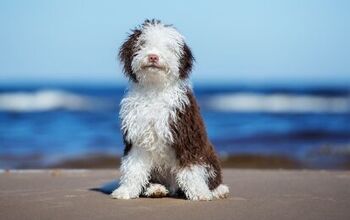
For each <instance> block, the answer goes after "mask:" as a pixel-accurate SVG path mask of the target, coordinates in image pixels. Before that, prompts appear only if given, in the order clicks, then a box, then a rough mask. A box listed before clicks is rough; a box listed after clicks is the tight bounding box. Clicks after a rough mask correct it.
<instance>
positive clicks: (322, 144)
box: [0, 86, 350, 168]
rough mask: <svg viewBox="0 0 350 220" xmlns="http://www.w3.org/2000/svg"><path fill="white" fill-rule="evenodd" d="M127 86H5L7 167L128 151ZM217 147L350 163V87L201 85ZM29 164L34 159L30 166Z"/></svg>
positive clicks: (2, 155) (1, 111)
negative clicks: (122, 118)
mask: <svg viewBox="0 0 350 220" xmlns="http://www.w3.org/2000/svg"><path fill="white" fill-rule="evenodd" d="M123 94H124V88H122V87H107V88H105V87H102V86H90V87H76V86H75V87H73V86H51V87H42V86H26V87H23V86H22V87H14V86H13V87H6V88H5V87H3V88H0V167H1V168H16V167H21V166H23V164H33V166H35V165H37V164H41V165H42V164H44V165H49V164H52V163H55V162H57V161H59V160H63V159H66V158H74V157H77V156H82V155H87V154H115V155H117V154H119V155H121V154H122V151H123V144H122V137H121V133H120V130H119V119H118V111H119V102H120V100H121V98H122V96H123ZM195 94H196V97H197V99H198V102H199V105H200V107H201V112H202V115H203V117H204V121H205V123H206V126H207V130H208V134H209V137H210V139H211V141H212V142H213V144H214V145H215V148H216V150H217V152H218V153H219V154H220V155H222V156H225V155H229V154H254V155H283V156H288V157H290V158H293V159H297V160H299V161H302V162H303V163H304V164H307V165H308V166H309V167H316V168H334V167H335V168H337V167H341V166H343V163H348V162H349V161H350V98H349V97H350V90H349V89H347V88H327V89H324V88H302V89H300V88H287V89H286V88H283V89H280V88H265V87H264V88H247V87H234V88H232V87H213V86H212V87H195ZM29 166H30V165H29Z"/></svg>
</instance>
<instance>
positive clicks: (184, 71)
mask: <svg viewBox="0 0 350 220" xmlns="http://www.w3.org/2000/svg"><path fill="white" fill-rule="evenodd" d="M194 61H195V59H194V57H193V55H192V51H191V49H190V48H189V47H188V46H187V44H186V43H185V44H184V46H183V51H182V54H181V58H180V68H179V73H180V78H181V79H185V78H188V76H189V74H190V72H191V71H192V66H193V62H194Z"/></svg>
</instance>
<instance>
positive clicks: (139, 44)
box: [119, 20, 194, 84]
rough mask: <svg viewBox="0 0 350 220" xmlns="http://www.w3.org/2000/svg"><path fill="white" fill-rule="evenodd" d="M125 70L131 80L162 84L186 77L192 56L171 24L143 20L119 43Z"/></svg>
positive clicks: (190, 66) (190, 67)
mask: <svg viewBox="0 0 350 220" xmlns="http://www.w3.org/2000/svg"><path fill="white" fill-rule="evenodd" d="M119 58H120V61H121V62H122V64H123V67H124V72H125V74H126V75H127V76H128V77H129V78H130V79H131V80H132V81H134V82H135V83H143V84H156V83H158V84H164V83H169V82H173V81H176V80H179V79H186V78H188V75H189V73H190V72H191V69H192V65H193V61H194V58H193V56H192V52H191V50H190V48H189V47H188V46H187V45H186V43H185V41H184V37H183V36H182V35H181V34H180V33H179V32H178V31H177V30H176V29H175V28H174V27H173V26H171V25H165V24H162V23H161V22H160V21H158V20H146V21H145V22H144V23H143V24H142V25H141V26H139V27H138V28H136V29H134V30H133V31H132V33H131V34H130V35H129V37H128V38H127V40H126V41H125V42H124V43H123V45H122V46H121V47H120V51H119Z"/></svg>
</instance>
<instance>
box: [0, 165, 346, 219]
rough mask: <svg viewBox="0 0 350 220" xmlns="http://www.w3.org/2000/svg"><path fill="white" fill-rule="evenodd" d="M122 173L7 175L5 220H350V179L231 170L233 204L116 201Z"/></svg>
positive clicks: (0, 196)
mask: <svg viewBox="0 0 350 220" xmlns="http://www.w3.org/2000/svg"><path fill="white" fill-rule="evenodd" d="M118 175H119V174H118V171H117V170H27V171H24V170H17V171H1V172H0V219H4V220H5V219H65V220H67V219H78V220H79V219H84V220H86V219H151V220H156V219H177V220H180V219H202V220H203V219H235V220H236V219H237V220H239V219H245V220H247V219H249V220H251V219H259V220H262V219H268V220H274V219H276V220H281V219H293V220H295V219H308V220H309V219H317V220H320V219H327V220H329V219H344V220H345V219H347V220H348V219H350V172H349V171H303V170H298V171H293V170H289V171H286V170H244V169H237V170H235V169H226V170H224V181H225V183H226V184H228V185H229V187H230V189H231V196H230V197H229V198H228V199H224V200H216V201H211V202H191V201H186V200H183V199H178V198H161V199H149V198H140V199H134V200H128V201H125V200H114V199H111V198H110V197H109V195H108V193H109V192H110V191H111V190H112V189H113V187H115V185H116V182H115V181H113V179H115V178H116V177H117V176H118Z"/></svg>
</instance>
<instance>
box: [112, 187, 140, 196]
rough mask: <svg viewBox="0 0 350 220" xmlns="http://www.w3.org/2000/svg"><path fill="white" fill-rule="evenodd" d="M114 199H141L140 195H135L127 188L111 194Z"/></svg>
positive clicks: (121, 188)
mask: <svg viewBox="0 0 350 220" xmlns="http://www.w3.org/2000/svg"><path fill="white" fill-rule="evenodd" d="M111 197H112V198H113V199H135V198H137V197H139V195H138V193H133V192H132V190H130V189H128V188H127V187H123V186H121V187H119V188H118V189H116V190H114V191H113V192H112V193H111Z"/></svg>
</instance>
